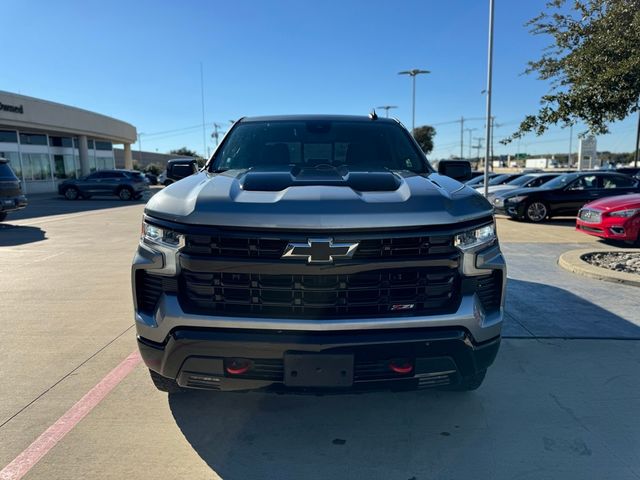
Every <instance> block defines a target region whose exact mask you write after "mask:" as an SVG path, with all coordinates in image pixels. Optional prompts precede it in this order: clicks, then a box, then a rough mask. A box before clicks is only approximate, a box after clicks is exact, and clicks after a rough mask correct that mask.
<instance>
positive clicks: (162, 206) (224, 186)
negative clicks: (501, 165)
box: [145, 168, 493, 229]
mask: <svg viewBox="0 0 640 480" xmlns="http://www.w3.org/2000/svg"><path fill="white" fill-rule="evenodd" d="M145 213H146V214H147V215H149V216H151V217H155V218H159V219H164V220H168V221H173V222H179V223H184V224H191V225H206V226H221V227H244V228H247V227H249V228H278V229H361V228H362V229H365V228H399V227H418V226H424V225H446V224H453V223H458V222H463V221H468V220H473V219H476V218H479V217H486V216H488V215H492V213H493V209H492V207H491V206H490V204H489V203H488V202H487V201H486V200H485V199H484V198H483V197H482V196H481V195H479V194H478V193H477V192H475V191H474V190H473V189H472V188H469V187H466V186H464V185H462V184H461V183H459V182H457V181H456V180H453V179H451V178H449V177H445V176H442V175H438V174H435V173H431V174H424V175H422V174H414V173H411V172H389V171H380V172H347V171H340V172H338V171H336V170H330V171H327V170H321V169H306V170H300V169H296V168H294V169H292V170H291V171H280V172H274V171H260V170H256V169H250V170H229V171H226V172H223V173H218V174H216V173H209V172H200V173H197V174H195V175H192V176H190V177H187V178H185V179H183V180H180V181H179V182H176V183H174V184H172V185H170V186H168V187H166V188H164V189H163V190H162V191H160V192H159V193H157V194H156V195H154V196H153V197H152V198H151V200H149V202H148V203H147V206H146V208H145Z"/></svg>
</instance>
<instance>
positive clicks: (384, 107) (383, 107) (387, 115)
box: [376, 105, 398, 118]
mask: <svg viewBox="0 0 640 480" xmlns="http://www.w3.org/2000/svg"><path fill="white" fill-rule="evenodd" d="M376 108H380V109H382V110H384V111H385V112H386V117H387V118H389V110H390V109H392V108H398V107H397V106H395V105H382V106H380V107H376Z"/></svg>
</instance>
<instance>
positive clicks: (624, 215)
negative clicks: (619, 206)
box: [609, 208, 640, 218]
mask: <svg viewBox="0 0 640 480" xmlns="http://www.w3.org/2000/svg"><path fill="white" fill-rule="evenodd" d="M638 212H640V208H630V209H629V210H618V211H617V212H611V213H610V214H609V216H610V217H622V218H629V217H633V216H634V215H635V214H636V213H638Z"/></svg>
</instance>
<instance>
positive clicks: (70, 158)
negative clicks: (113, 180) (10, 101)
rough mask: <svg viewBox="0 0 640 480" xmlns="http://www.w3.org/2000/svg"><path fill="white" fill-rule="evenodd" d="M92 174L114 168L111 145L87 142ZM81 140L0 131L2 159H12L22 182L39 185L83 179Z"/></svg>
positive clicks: (91, 140)
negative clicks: (80, 152) (79, 145)
mask: <svg viewBox="0 0 640 480" xmlns="http://www.w3.org/2000/svg"><path fill="white" fill-rule="evenodd" d="M87 144H88V147H89V152H88V153H89V155H88V163H89V165H88V166H89V170H90V172H95V171H97V170H109V169H113V168H115V158H114V156H113V145H112V143H111V142H108V141H102V140H95V139H88V141H87ZM77 145H78V138H77V137H70V136H69V137H64V136H56V135H47V134H43V133H31V132H21V131H17V130H2V129H0V156H2V157H4V158H6V159H7V160H9V162H10V165H11V169H12V170H13V171H14V172H15V174H16V175H17V176H18V178H20V179H21V180H22V181H23V182H33V186H34V187H35V186H37V185H40V186H39V187H37V188H36V191H45V190H43V188H49V187H45V186H44V185H45V184H44V182H53V181H63V180H65V179H69V178H80V177H81V176H82V169H81V166H80V155H79V152H78V148H77ZM27 190H29V189H27Z"/></svg>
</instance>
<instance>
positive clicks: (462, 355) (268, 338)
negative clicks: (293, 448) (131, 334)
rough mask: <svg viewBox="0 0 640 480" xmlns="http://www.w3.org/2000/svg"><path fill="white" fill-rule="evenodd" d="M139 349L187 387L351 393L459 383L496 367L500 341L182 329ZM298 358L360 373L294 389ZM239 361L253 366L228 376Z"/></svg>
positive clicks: (432, 333)
mask: <svg viewBox="0 0 640 480" xmlns="http://www.w3.org/2000/svg"><path fill="white" fill-rule="evenodd" d="M138 346H139V348H140V352H141V355H142V358H143V360H144V362H145V364H146V365H147V366H148V367H149V368H150V369H151V370H154V371H156V372H158V373H159V374H161V375H163V376H165V377H168V378H172V379H176V380H177V382H178V383H179V384H180V385H181V386H183V387H188V388H203V389H211V390H223V391H225V390H256V389H268V390H275V391H312V392H313V391H318V390H321V391H334V390H335V391H340V392H345V391H347V392H351V391H363V390H379V389H392V390H396V389H397V390H404V389H415V388H427V387H437V386H446V385H453V384H456V383H458V382H459V381H460V380H461V379H462V378H464V377H470V376H472V375H474V374H475V373H478V372H481V371H483V370H485V369H486V368H487V367H489V366H490V365H491V364H492V363H493V361H494V359H495V357H496V354H497V352H498V348H499V346H500V338H499V337H496V338H494V339H492V340H489V341H487V342H484V343H482V344H477V343H475V342H474V341H473V339H472V338H471V336H470V335H469V334H468V333H467V332H466V331H465V330H463V329H402V330H386V331H385V330H382V331H359V332H358V331H356V332H353V331H350V332H329V333H320V332H303V333H301V332H273V331H255V330H254V331H246V330H244V331H243V330H228V329H179V330H175V331H173V332H172V333H171V335H170V336H169V338H168V339H167V341H166V342H164V343H163V344H158V343H155V342H151V341H148V340H146V339H143V338H140V337H138ZM290 354H321V355H327V356H331V355H335V357H332V358H338V357H342V358H344V356H348V357H350V358H353V364H352V368H353V370H352V372H353V373H352V374H351V371H350V373H349V376H350V380H349V382H347V383H348V385H347V386H344V385H342V386H340V387H338V386H336V387H335V388H333V387H322V388H319V387H309V386H304V385H303V386H300V385H296V386H291V385H288V382H287V380H286V376H287V375H285V372H287V368H286V365H285V362H284V359H285V356H287V355H290ZM238 358H240V359H248V360H250V364H251V368H250V369H249V370H248V371H247V372H245V373H242V374H230V373H228V371H227V370H226V368H225V365H228V362H229V361H230V359H238ZM319 358H321V357H319ZM398 359H403V360H404V361H405V362H406V363H408V364H410V365H411V367H412V368H411V371H410V372H396V371H394V370H392V369H391V368H390V363H391V362H392V361H397V360H398ZM351 375H352V380H353V381H351ZM298 383H299V382H298ZM342 383H344V382H342Z"/></svg>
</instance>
